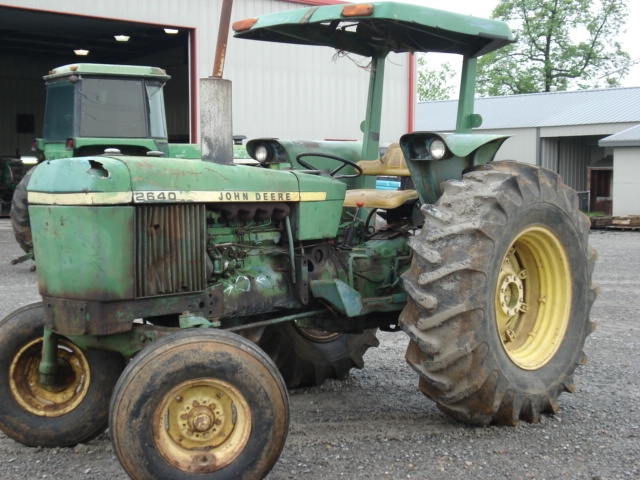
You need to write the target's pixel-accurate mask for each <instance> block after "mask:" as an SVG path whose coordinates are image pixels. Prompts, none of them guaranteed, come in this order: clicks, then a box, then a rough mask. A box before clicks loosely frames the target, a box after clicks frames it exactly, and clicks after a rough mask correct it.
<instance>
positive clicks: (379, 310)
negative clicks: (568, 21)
mask: <svg viewBox="0 0 640 480" xmlns="http://www.w3.org/2000/svg"><path fill="white" fill-rule="evenodd" d="M234 30H235V37H236V38H239V39H243V38H244V39H253V40H262V41H271V42H288V43H294V44H309V45H326V46H328V47H332V48H335V49H338V50H339V51H340V52H347V53H352V54H357V55H362V56H365V57H369V58H370V60H371V69H370V88H369V91H368V106H367V112H366V116H365V119H364V122H363V124H362V125H363V141H362V142H329V141H327V142H295V141H286V140H273V139H257V140H252V141H250V142H249V143H248V144H247V149H248V151H249V153H250V154H251V156H252V157H253V158H254V159H255V160H256V161H257V162H259V164H260V165H259V166H257V167H256V166H240V165H221V164H216V163H210V162H203V161H198V160H187V159H176V158H162V157H161V158H153V159H150V158H148V157H145V156H131V155H125V154H114V153H109V152H107V153H105V154H101V155H90V156H86V157H81V158H66V159H60V160H57V161H55V162H44V163H42V164H41V165H39V166H38V167H37V168H36V169H35V170H34V172H33V174H32V176H31V180H30V182H29V185H28V195H29V212H30V215H31V219H32V224H33V227H34V229H33V232H34V235H33V244H34V250H35V253H36V255H37V256H38V258H42V260H41V261H39V263H38V284H39V289H40V293H41V295H42V302H41V303H37V304H33V305H29V306H26V307H23V308H21V309H19V310H17V311H15V312H13V313H11V314H10V315H9V316H8V317H7V318H5V319H4V320H3V321H2V322H1V323H0V382H2V385H3V387H4V388H3V389H2V392H3V397H2V398H1V399H0V428H2V430H3V431H4V432H5V433H6V434H7V435H8V436H10V437H11V438H13V439H15V440H17V441H19V442H22V443H24V444H26V445H32V446H59V445H72V444H75V443H78V442H83V441H87V440H88V439H90V438H92V437H94V436H96V435H98V434H99V433H100V432H102V431H103V430H104V429H105V428H106V427H107V425H108V426H109V429H110V434H111V437H112V441H113V446H114V452H115V454H116V455H117V457H118V459H119V460H120V462H121V463H122V466H123V467H124V469H125V470H126V472H127V473H128V474H129V475H130V476H131V477H133V478H141V479H142V478H148V479H152V478H216V479H217V478H261V477H263V476H264V475H266V474H267V472H269V471H270V469H271V468H272V467H273V465H274V464H275V463H276V461H277V460H278V458H279V455H280V453H281V451H282V448H283V446H284V443H285V439H286V436H287V430H288V423H289V411H288V396H287V387H289V388H293V387H296V386H301V385H318V384H321V383H322V382H323V381H324V380H325V379H327V378H334V377H343V376H344V375H345V374H346V373H347V372H348V371H349V370H350V369H351V368H353V367H357V368H362V366H363V354H364V353H365V351H366V350H367V349H368V348H369V347H371V346H375V345H376V344H377V340H376V337H375V332H376V330H377V329H382V330H386V331H404V332H405V333H406V334H407V335H408V348H407V353H406V360H407V362H408V363H409V365H410V366H411V367H412V368H413V369H414V370H415V371H416V372H417V374H418V376H419V388H420V390H421V391H422V392H424V394H425V395H426V396H427V397H429V398H430V399H432V400H433V401H434V402H435V403H436V405H437V406H438V407H439V408H440V409H441V410H442V411H443V412H445V413H447V414H449V415H451V416H452V417H454V418H455V419H458V420H460V421H463V422H468V423H471V424H479V425H487V424H491V423H493V424H499V425H515V424H516V423H518V422H519V421H520V420H524V421H528V422H537V421H538V420H539V419H540V416H541V414H543V413H555V412H557V411H558V408H559V406H558V397H559V395H560V394H561V393H562V392H572V391H573V390H574V388H575V387H574V385H573V382H572V376H573V372H574V370H575V368H576V367H577V366H578V365H579V364H582V363H583V362H584V361H585V359H586V357H585V354H584V353H583V346H584V342H585V339H586V337H587V335H588V334H589V333H590V332H591V331H592V329H593V324H592V323H591V321H590V319H589V315H590V309H591V305H592V303H593V301H594V299H595V295H596V288H595V287H594V285H592V283H591V276H592V271H593V268H594V262H595V252H594V251H593V250H592V249H591V248H590V247H589V245H588V235H589V222H588V221H587V219H586V217H585V216H584V215H583V214H582V213H581V212H580V211H579V210H578V199H577V195H576V193H575V192H574V191H573V190H571V189H570V188H568V187H567V186H565V185H564V184H563V183H562V180H561V178H560V177H559V176H558V175H557V174H555V173H553V172H550V171H548V170H545V169H542V168H539V167H537V166H534V165H528V164H520V163H517V162H492V159H493V157H494V155H495V153H496V151H497V150H498V148H499V147H500V145H501V144H502V142H503V141H504V140H505V137H503V136H495V135H474V134H472V133H471V130H472V128H473V127H475V126H478V125H479V124H480V121H481V119H480V118H479V116H478V115H476V114H474V113H473V98H474V87H475V69H476V60H477V58H478V57H479V56H480V55H482V54H485V53H487V52H491V51H493V50H495V49H497V48H500V47H501V46H503V45H505V44H508V43H510V42H511V41H512V36H511V33H510V31H509V29H508V27H507V26H506V25H505V24H504V23H502V22H498V21H493V20H483V19H479V18H475V17H467V16H463V15H458V14H452V13H447V12H443V11H440V10H435V9H430V8H426V7H422V6H416V5H405V4H401V3H392V2H374V3H370V4H357V5H354V4H346V5H331V6H320V7H309V8H303V9H300V10H293V11H286V12H278V13H273V14H267V15H264V16H261V17H259V18H253V19H248V20H244V21H240V22H236V23H235V24H234ZM392 51H393V52H418V51H424V52H428V51H446V52H449V53H452V54H458V55H461V56H462V58H463V72H462V84H461V87H462V88H461V94H460V99H459V109H458V120H457V128H456V131H455V133H451V134H439V133H434V132H414V133H408V134H406V135H403V136H402V137H401V138H400V139H399V143H398V144H397V145H393V146H392V147H390V148H389V149H388V150H387V152H386V153H385V155H384V156H383V157H382V158H378V146H379V145H378V142H379V133H380V132H379V127H380V119H381V105H382V85H383V76H384V65H385V58H386V57H387V55H388V54H389V53H390V52H392ZM377 175H382V176H410V177H411V179H412V180H413V182H414V184H415V190H405V191H388V190H387V191H380V190H375V189H374V188H373V185H375V178H376V176H377Z"/></svg>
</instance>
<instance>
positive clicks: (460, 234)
mask: <svg viewBox="0 0 640 480" xmlns="http://www.w3.org/2000/svg"><path fill="white" fill-rule="evenodd" d="M443 186H444V193H443V195H442V196H441V197H440V199H439V200H438V202H437V203H436V204H435V205H425V206H423V208H422V210H423V213H424V215H425V225H424V227H423V229H422V231H421V233H420V234H419V235H418V236H416V237H414V239H412V241H411V242H410V244H411V247H412V249H413V251H414V253H415V255H414V260H413V263H412V266H411V268H410V270H409V271H408V272H407V273H406V274H405V275H404V276H403V283H404V286H405V289H406V290H407V292H408V293H409V302H408V304H407V306H406V308H405V310H404V311H403V313H402V314H401V317H400V321H401V325H402V328H403V330H404V331H405V332H406V333H408V334H409V337H410V339H411V340H410V342H409V347H408V349H407V354H406V359H407V362H408V363H409V365H410V366H412V367H413V368H414V369H415V370H416V371H417V372H418V374H419V375H420V381H419V388H420V390H421V391H422V392H423V393H424V394H425V395H426V396H428V397H429V398H431V399H432V400H434V401H435V402H436V404H437V406H438V408H440V409H441V410H442V411H444V412H445V413H447V414H449V415H451V416H452V417H454V418H456V419H458V420H461V421H464V422H468V423H472V424H481V425H486V424H489V423H496V424H504V425H515V424H517V423H518V421H519V420H525V421H529V422H534V423H535V422H538V421H539V418H540V414H541V413H542V412H550V413H556V412H557V411H558V408H559V407H558V396H559V395H560V394H561V393H562V392H573V390H574V388H575V387H574V384H573V379H572V375H573V372H574V370H575V368H576V367H577V365H579V364H583V363H585V362H586V356H585V354H584V352H583V346H584V342H585V339H586V337H587V335H589V333H591V332H592V331H593V328H594V324H592V323H591V322H590V320H589V314H590V310H591V305H592V303H593V301H594V300H595V296H596V291H597V288H596V287H595V286H593V285H592V283H591V275H592V272H593V268H594V263H595V251H594V250H593V249H592V248H591V247H589V245H588V236H589V222H588V220H587V218H586V217H585V216H584V215H583V214H582V213H581V212H580V211H579V210H578V201H577V195H576V193H575V192H574V191H573V190H571V189H570V188H569V187H567V186H566V185H564V184H563V183H562V180H561V178H560V177H559V175H557V174H555V173H553V172H550V171H548V170H545V169H542V168H538V167H535V166H532V165H527V164H519V163H516V162H495V163H490V164H487V165H484V166H481V167H477V168H475V169H474V170H473V171H471V172H470V173H467V174H466V175H464V177H463V179H462V180H461V181H458V180H453V181H448V182H445V183H444V185H443Z"/></svg>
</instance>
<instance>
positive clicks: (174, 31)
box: [164, 28, 179, 35]
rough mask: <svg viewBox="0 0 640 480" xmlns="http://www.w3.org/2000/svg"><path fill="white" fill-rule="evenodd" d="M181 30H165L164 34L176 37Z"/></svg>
mask: <svg viewBox="0 0 640 480" xmlns="http://www.w3.org/2000/svg"><path fill="white" fill-rule="evenodd" d="M178 32H179V30H178V29H177V28H165V29H164V33H168V34H169V35H174V34H176V33H178Z"/></svg>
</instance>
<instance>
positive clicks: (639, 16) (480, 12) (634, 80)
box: [400, 0, 640, 87]
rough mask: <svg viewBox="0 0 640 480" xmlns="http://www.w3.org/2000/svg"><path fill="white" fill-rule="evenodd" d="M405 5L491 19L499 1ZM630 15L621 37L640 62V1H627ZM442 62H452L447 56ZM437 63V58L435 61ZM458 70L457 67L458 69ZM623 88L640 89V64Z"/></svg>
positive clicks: (434, 0) (431, 0)
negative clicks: (625, 31) (421, 6)
mask: <svg viewBox="0 0 640 480" xmlns="http://www.w3.org/2000/svg"><path fill="white" fill-rule="evenodd" d="M400 1H402V2H405V3H415V4H419V5H425V6H427V7H432V8H439V9H442V10H449V11H451V12H457V13H463V14H466V15H475V16H477V17H485V18H489V17H490V16H491V12H492V11H493V9H494V8H495V6H496V5H497V4H498V0H447V1H446V2H442V0H400ZM627 6H628V11H629V15H628V18H627V23H626V30H627V33H626V34H624V35H622V36H621V37H620V40H619V41H620V43H621V44H622V47H623V49H624V50H625V51H626V52H627V53H629V55H630V56H631V60H632V61H633V60H640V1H639V0H627ZM442 58H443V60H442V61H447V60H450V58H447V57H446V56H443V57H442ZM433 61H436V59H435V57H434V60H433ZM456 68H457V67H456ZM621 85H622V86H623V87H640V62H639V63H638V64H636V65H634V66H632V67H631V69H630V70H629V73H628V74H627V76H626V77H625V78H623V79H622V81H621Z"/></svg>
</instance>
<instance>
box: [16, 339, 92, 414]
mask: <svg viewBox="0 0 640 480" xmlns="http://www.w3.org/2000/svg"><path fill="white" fill-rule="evenodd" d="M41 358H42V338H38V339H35V340H32V341H31V342H29V343H28V344H26V345H25V346H24V347H22V348H21V349H20V351H19V352H18V353H17V354H16V355H15V356H14V357H13V361H12V362H11V365H10V367H9V389H10V391H11V395H12V396H13V398H14V399H15V400H16V402H18V404H19V405H20V406H21V407H22V408H23V409H24V410H26V411H27V412H30V413H32V414H34V415H38V416H40V417H58V416H60V415H64V414H66V413H69V412H70V411H72V410H73V409H74V408H76V407H77V406H78V405H79V404H80V403H81V402H82V400H84V397H85V396H86V394H87V391H88V390H89V385H90V382H91V376H90V371H89V362H88V361H87V359H86V357H85V356H84V354H83V353H82V350H80V349H79V348H78V347H77V346H75V345H74V344H73V343H71V342H69V341H67V340H65V339H59V340H58V350H57V358H58V373H57V374H56V382H55V385H53V386H51V387H47V388H44V387H43V386H42V385H41V384H40V372H39V367H40V360H41Z"/></svg>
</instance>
